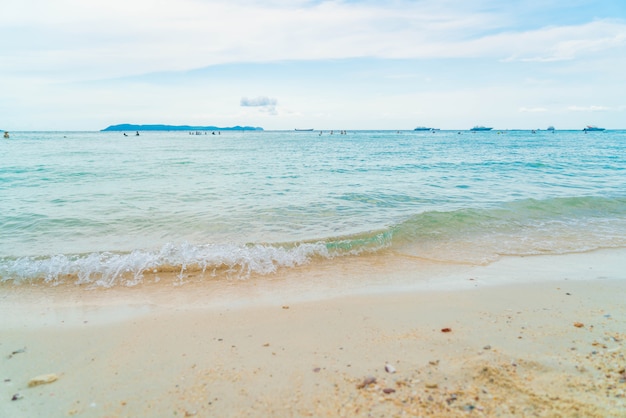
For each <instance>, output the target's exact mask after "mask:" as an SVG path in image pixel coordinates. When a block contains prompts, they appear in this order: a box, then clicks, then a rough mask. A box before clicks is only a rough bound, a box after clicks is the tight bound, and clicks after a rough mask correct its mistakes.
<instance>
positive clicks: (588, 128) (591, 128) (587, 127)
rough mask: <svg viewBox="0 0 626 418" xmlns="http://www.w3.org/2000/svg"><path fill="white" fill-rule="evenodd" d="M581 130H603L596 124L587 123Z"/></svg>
mask: <svg viewBox="0 0 626 418" xmlns="http://www.w3.org/2000/svg"><path fill="white" fill-rule="evenodd" d="M583 131H585V132H589V131H592V132H593V131H604V128H598V127H597V126H593V125H587V126H585V128H584V129H583Z"/></svg>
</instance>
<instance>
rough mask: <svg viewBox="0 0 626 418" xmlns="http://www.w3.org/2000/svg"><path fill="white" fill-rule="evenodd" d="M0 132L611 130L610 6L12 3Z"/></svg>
mask: <svg viewBox="0 0 626 418" xmlns="http://www.w3.org/2000/svg"><path fill="white" fill-rule="evenodd" d="M2 15H3V24H2V25H1V26H0V129H6V130H9V131H11V130H13V131H19V130H99V129H102V128H105V127H107V126H109V125H113V124H118V123H136V124H153V123H165V124H174V125H216V126H232V125H252V126H261V127H263V128H265V129H268V130H270V129H294V128H315V129H349V130H350V129H413V128H414V127H415V126H418V125H420V126H421V125H424V126H432V127H438V128H441V129H468V128H470V127H472V126H474V125H478V124H480V125H489V126H493V127H495V128H496V129H515V128H521V129H534V128H542V129H543V128H546V127H547V126H549V125H554V126H555V127H556V128H557V129H582V128H583V127H584V126H585V125H587V124H594V125H599V126H602V127H605V128H609V129H611V128H613V129H616V128H626V70H625V69H626V1H624V0H567V1H561V0H541V1H540V0H517V1H516V0H510V1H501V0H472V1H466V0H417V1H408V0H393V1H377V0H371V1H356V0H351V1H350V0H344V1H305V0H290V1H287V0H212V1H207V0H176V1H174V0H160V1H158V0H150V1H149V0H133V1H128V0H125V1H121V0H106V1H103V0H91V1H89V2H85V1H79V0H55V1H54V2H52V1H48V0H20V1H19V2H17V1H15V2H4V4H3V6H2Z"/></svg>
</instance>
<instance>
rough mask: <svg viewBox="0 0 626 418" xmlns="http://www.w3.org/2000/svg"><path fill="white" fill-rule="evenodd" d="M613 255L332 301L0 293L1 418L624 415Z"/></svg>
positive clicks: (274, 288)
mask: <svg viewBox="0 0 626 418" xmlns="http://www.w3.org/2000/svg"><path fill="white" fill-rule="evenodd" d="M624 260H626V252H624V251H623V250H611V251H601V252H595V253H591V254H572V255H567V256H542V257H527V258H511V259H503V260H501V261H499V262H497V263H494V264H492V265H489V266H485V267H471V268H469V267H467V268H462V269H460V270H458V271H455V273H454V275H451V276H450V277H449V280H444V281H441V280H438V281H436V282H435V281H433V282H428V283H426V284H424V283H423V284H422V285H420V286H413V287H411V286H403V287H402V288H392V287H389V288H387V289H386V290H385V291H382V290H381V286H380V283H379V282H377V285H376V286H374V287H372V288H369V289H366V290H363V291H355V289H354V288H353V289H352V291H347V290H345V289H344V291H342V292H340V294H339V295H338V296H336V297H327V296H325V297H319V294H318V295H317V296H316V297H305V296H306V295H302V293H301V292H302V289H300V290H298V291H292V292H287V291H285V292H282V291H280V290H278V289H283V288H284V285H285V283H284V282H283V281H282V279H281V280H279V281H277V282H274V284H272V283H271V281H270V282H268V283H266V284H265V285H262V286H260V287H259V285H252V284H247V285H241V284H232V285H231V286H226V287H223V288H220V289H219V291H218V290H215V289H213V290H212V291H209V290H207V289H210V286H197V285H194V284H193V283H192V284H189V285H182V286H176V287H174V286H165V285H160V286H148V285H146V286H138V287H137V288H132V289H126V288H122V289H109V290H96V291H88V290H84V289H80V288H67V287H65V288H63V287H62V286H61V287H60V288H52V287H48V288H42V287H30V286H28V285H23V286H19V287H12V286H3V287H2V288H0V290H1V291H2V293H0V294H1V295H2V308H1V309H2V317H3V320H2V321H1V322H0V354H1V356H2V357H1V358H0V365H1V367H0V370H1V372H0V373H1V375H0V378H1V379H2V382H0V385H1V386H0V388H1V389H0V416H7V417H37V416H50V417H65V416H83V417H137V416H151V417H152V416H155V417H173V416H174V417H185V416H199V417H206V416H220V417H222V416H224V417H248V416H249V417H267V416H275V417H300V416H313V417H322V416H329V417H336V416H346V417H351V416H401V415H403V414H404V415H406V416H489V417H492V416H568V417H569V416H580V417H589V416H598V417H607V416H609V417H610V416H614V417H618V416H623V414H624V411H626V370H625V367H626V359H625V356H626V326H625V324H626V321H625V320H626V304H625V303H624V295H626V261H624ZM407 274H409V275H410V272H407ZM495 283H500V284H498V285H496V284H495ZM502 283H504V284H502ZM246 286H248V287H249V289H248V290H247V291H248V292H250V293H249V296H250V298H249V299H247V302H246V303H234V302H233V301H234V300H235V299H229V298H228V295H229V294H231V293H232V292H235V293H236V292H242V289H244V288H245V287H246ZM260 288H261V289H260ZM229 289H230V290H229ZM244 291H245V290H244ZM322 293H323V292H322ZM320 294H321V293H320ZM261 296H262V297H261ZM229 300H230V302H228V301H229ZM45 374H55V376H56V377H57V380H56V381H54V382H51V383H44V384H41V385H37V386H32V387H29V381H30V379H32V378H34V377H36V376H39V375H45ZM13 399H14V400H13Z"/></svg>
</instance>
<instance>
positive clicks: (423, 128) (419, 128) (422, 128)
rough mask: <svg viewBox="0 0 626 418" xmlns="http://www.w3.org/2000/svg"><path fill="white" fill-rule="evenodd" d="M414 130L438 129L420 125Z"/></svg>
mask: <svg viewBox="0 0 626 418" xmlns="http://www.w3.org/2000/svg"><path fill="white" fill-rule="evenodd" d="M413 130H414V131H436V130H438V129H435V128H428V127H426V126H418V127H417V128H415V129H413Z"/></svg>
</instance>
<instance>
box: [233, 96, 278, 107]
mask: <svg viewBox="0 0 626 418" xmlns="http://www.w3.org/2000/svg"><path fill="white" fill-rule="evenodd" d="M277 104H278V100H276V99H272V98H270V97H267V96H259V97H254V98H252V99H248V98H247V97H242V98H241V101H240V105H241V106H276V105H277Z"/></svg>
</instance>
